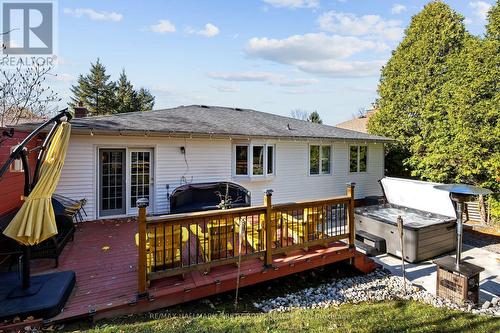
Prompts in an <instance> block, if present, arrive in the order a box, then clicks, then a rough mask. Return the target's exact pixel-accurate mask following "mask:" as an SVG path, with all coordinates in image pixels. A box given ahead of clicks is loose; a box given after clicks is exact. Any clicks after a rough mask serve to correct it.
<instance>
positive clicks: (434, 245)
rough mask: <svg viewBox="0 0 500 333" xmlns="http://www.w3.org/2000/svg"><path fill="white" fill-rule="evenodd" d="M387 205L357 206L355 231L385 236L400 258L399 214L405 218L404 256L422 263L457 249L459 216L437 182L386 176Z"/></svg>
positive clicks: (388, 250) (387, 246)
mask: <svg viewBox="0 0 500 333" xmlns="http://www.w3.org/2000/svg"><path fill="white" fill-rule="evenodd" d="M381 185H382V188H383V191H384V195H385V197H386V200H387V202H388V203H387V204H383V205H374V206H367V207H358V208H356V209H355V222H356V231H358V230H363V231H365V232H368V233H370V234H373V235H375V236H378V237H381V238H383V239H385V242H386V250H387V253H390V254H392V255H395V256H398V257H401V246H400V240H399V233H398V227H397V224H396V221H397V218H398V216H401V218H402V219H403V235H404V236H403V237H404V257H405V258H404V259H405V260H406V261H408V262H419V261H422V260H426V259H429V258H433V257H435V256H438V255H440V254H443V253H446V252H450V251H453V250H455V248H456V217H455V214H454V208H453V204H452V202H451V200H450V198H449V197H448V194H447V193H446V192H443V191H438V190H436V189H434V188H433V186H434V185H436V183H429V182H420V181H414V180H407V179H399V178H390V177H385V178H384V179H382V180H381Z"/></svg>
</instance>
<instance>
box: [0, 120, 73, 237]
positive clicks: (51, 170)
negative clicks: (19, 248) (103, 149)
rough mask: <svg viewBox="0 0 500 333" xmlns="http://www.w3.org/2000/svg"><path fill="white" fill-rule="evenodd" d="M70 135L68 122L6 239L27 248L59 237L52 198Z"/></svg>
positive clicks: (55, 140)
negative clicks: (53, 237)
mask: <svg viewBox="0 0 500 333" xmlns="http://www.w3.org/2000/svg"><path fill="white" fill-rule="evenodd" d="M70 133H71V124H70V123H68V122H63V123H61V125H60V126H59V127H58V128H57V130H56V132H55V133H54V137H53V138H52V141H51V143H50V146H49V147H48V149H47V152H46V154H45V159H44V161H43V164H42V165H41V167H40V178H39V180H38V182H37V183H36V185H35V187H34V188H33V190H32V191H31V193H30V194H29V196H28V197H27V198H26V200H25V202H24V204H23V205H22V207H21V209H20V210H19V211H18V212H17V214H16V216H15V217H14V219H13V220H12V221H11V222H10V223H9V225H8V226H7V228H6V229H5V230H4V232H3V233H4V235H6V236H8V237H10V238H12V239H14V240H16V241H17V242H19V243H21V244H24V245H36V244H38V243H40V242H43V241H44V240H46V239H48V238H50V237H52V236H54V235H56V234H57V226H56V221H55V215H54V209H53V207H52V202H51V197H52V194H54V192H55V190H56V187H57V183H58V182H59V177H60V175H61V170H62V167H63V165H64V159H65V157H66V151H67V150H68V144H69V137H70Z"/></svg>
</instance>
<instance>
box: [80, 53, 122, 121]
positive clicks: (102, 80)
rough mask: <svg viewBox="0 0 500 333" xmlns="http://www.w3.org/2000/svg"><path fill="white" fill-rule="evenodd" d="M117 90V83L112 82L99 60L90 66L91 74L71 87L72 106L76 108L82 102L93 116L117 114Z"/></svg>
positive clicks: (81, 78)
mask: <svg viewBox="0 0 500 333" xmlns="http://www.w3.org/2000/svg"><path fill="white" fill-rule="evenodd" d="M115 89H116V85H115V83H114V82H113V81H110V76H109V75H107V74H106V68H105V67H104V65H103V64H102V63H101V62H100V60H99V58H98V59H97V61H96V62H95V63H91V64H90V73H89V74H88V75H85V76H84V75H80V76H79V77H78V83H77V84H76V85H73V86H72V87H71V92H72V93H73V96H72V97H71V102H70V106H72V107H74V106H76V105H78V103H79V102H80V101H81V102H83V105H84V106H85V107H86V108H87V109H88V111H89V114H90V115H92V116H100V115H105V114H111V113H116V108H115Z"/></svg>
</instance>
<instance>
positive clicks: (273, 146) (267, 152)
mask: <svg viewBox="0 0 500 333" xmlns="http://www.w3.org/2000/svg"><path fill="white" fill-rule="evenodd" d="M269 148H272V150H273V158H272V163H273V172H271V173H269V172H267V170H268V166H269V163H268V162H269V158H268V156H269ZM265 155H266V156H265V164H266V170H265V173H264V174H265V175H266V176H273V175H274V174H275V173H276V146H275V145H266V152H265Z"/></svg>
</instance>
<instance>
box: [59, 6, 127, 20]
mask: <svg viewBox="0 0 500 333" xmlns="http://www.w3.org/2000/svg"><path fill="white" fill-rule="evenodd" d="M63 11H64V14H67V15H71V16H74V17H83V16H86V17H87V18H89V19H91V20H92V21H111V22H119V21H121V20H122V19H123V15H122V14H120V13H116V12H106V11H97V10H94V9H91V8H74V9H73V8H64V10H63Z"/></svg>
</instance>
